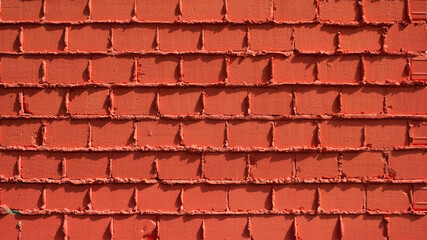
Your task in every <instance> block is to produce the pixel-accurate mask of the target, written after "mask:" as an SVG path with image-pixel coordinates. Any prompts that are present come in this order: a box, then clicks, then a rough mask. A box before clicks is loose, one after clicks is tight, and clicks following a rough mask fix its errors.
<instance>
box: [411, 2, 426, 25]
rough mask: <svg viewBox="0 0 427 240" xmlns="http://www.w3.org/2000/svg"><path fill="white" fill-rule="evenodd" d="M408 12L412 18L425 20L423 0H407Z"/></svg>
mask: <svg viewBox="0 0 427 240" xmlns="http://www.w3.org/2000/svg"><path fill="white" fill-rule="evenodd" d="M409 12H410V15H411V17H412V20H415V21H419V20H424V21H425V20H427V16H426V13H427V9H426V5H425V0H409Z"/></svg>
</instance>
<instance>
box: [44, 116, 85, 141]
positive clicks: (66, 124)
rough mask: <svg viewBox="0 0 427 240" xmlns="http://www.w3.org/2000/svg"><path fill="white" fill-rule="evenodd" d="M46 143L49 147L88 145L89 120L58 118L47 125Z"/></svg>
mask: <svg viewBox="0 0 427 240" xmlns="http://www.w3.org/2000/svg"><path fill="white" fill-rule="evenodd" d="M46 128H47V130H46V145H47V146H49V147H86V146H87V143H88V137H89V126H88V124H87V121H82V120H72V121H67V120H58V121H50V122H48V123H47V126H46Z"/></svg>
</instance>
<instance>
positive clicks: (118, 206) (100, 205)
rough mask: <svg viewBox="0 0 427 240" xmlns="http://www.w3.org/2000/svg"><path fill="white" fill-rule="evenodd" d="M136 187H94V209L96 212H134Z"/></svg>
mask: <svg viewBox="0 0 427 240" xmlns="http://www.w3.org/2000/svg"><path fill="white" fill-rule="evenodd" d="M133 195H134V186H133V185H131V184H108V185H97V186H94V187H93V200H92V201H93V202H92V203H93V208H94V209H95V210H121V211H123V210H132V208H133V207H134V206H135V204H136V202H135V201H134V200H133Z"/></svg>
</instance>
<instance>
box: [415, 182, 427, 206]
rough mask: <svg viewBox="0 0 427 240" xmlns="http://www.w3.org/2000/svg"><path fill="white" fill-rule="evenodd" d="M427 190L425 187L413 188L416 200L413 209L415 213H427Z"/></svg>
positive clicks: (416, 186) (417, 186)
mask: <svg viewBox="0 0 427 240" xmlns="http://www.w3.org/2000/svg"><path fill="white" fill-rule="evenodd" d="M426 190H427V188H426V186H425V185H415V186H413V194H414V200H413V203H412V208H413V209H414V210H415V211H426V210H427V209H426V204H425V203H426V200H427V191H426Z"/></svg>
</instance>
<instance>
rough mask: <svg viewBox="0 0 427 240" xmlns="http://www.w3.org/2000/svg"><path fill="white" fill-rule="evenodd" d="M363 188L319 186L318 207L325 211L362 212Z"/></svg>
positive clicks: (349, 185)
mask: <svg viewBox="0 0 427 240" xmlns="http://www.w3.org/2000/svg"><path fill="white" fill-rule="evenodd" d="M364 203H365V187H364V186H363V185H361V184H321V185H320V206H321V208H322V209H323V210H325V211H334V210H338V211H362V210H363V206H364Z"/></svg>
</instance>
